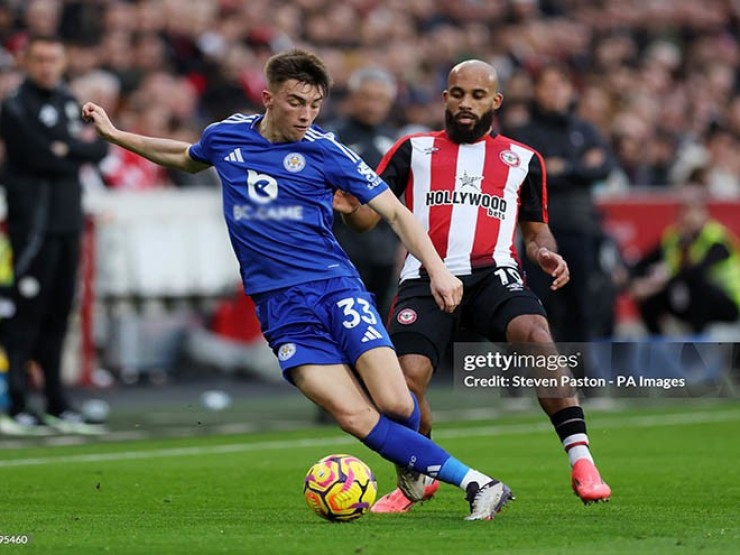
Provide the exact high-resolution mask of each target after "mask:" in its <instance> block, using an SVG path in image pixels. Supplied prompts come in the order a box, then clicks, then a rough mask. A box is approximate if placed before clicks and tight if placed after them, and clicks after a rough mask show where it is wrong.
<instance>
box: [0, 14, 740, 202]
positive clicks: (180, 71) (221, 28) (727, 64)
mask: <svg viewBox="0 0 740 555" xmlns="http://www.w3.org/2000/svg"><path fill="white" fill-rule="evenodd" d="M739 22H740V2H738V1H736V0H703V1H702V2H697V1H696V0H443V1H441V0H138V1H134V0H130V1H126V0H0V44H1V45H2V49H1V50H0V97H1V96H4V95H5V94H7V92H8V91H9V90H10V89H12V88H13V87H14V86H15V85H16V84H17V83H18V80H19V79H20V74H19V71H18V69H17V67H16V65H15V58H14V55H15V54H16V53H17V52H18V51H19V49H20V48H22V45H23V42H24V39H25V37H27V36H28V34H29V33H42V34H48V33H55V34H59V35H61V36H62V37H63V38H64V39H65V41H67V43H68V45H69V46H68V53H69V62H70V63H69V70H68V79H69V84H70V87H71V88H72V90H73V91H74V93H75V94H76V95H77V96H78V98H79V99H80V100H82V101H84V100H93V101H96V102H98V103H100V104H102V105H103V106H104V107H105V108H106V109H108V110H109V111H110V112H111V113H112V115H113V118H114V121H116V122H117V123H118V124H119V125H120V126H121V127H123V128H127V129H131V130H136V131H138V132H141V133H146V134H152V135H162V136H172V137H176V138H180V139H183V140H195V139H197V137H198V136H199V133H200V130H201V129H202V128H203V127H204V126H205V125H207V124H208V123H210V122H211V121H214V120H218V119H222V118H224V117H226V116H228V115H230V114H231V113H233V112H236V111H242V112H252V111H258V110H260V109H261V106H260V91H261V90H262V88H263V86H264V82H263V77H262V66H263V64H264V62H265V60H266V59H267V58H268V57H269V56H270V55H271V54H273V53H274V52H277V51H281V50H284V49H286V48H289V47H291V46H301V47H307V48H309V49H311V50H314V51H316V52H317V53H319V54H320V55H321V56H322V57H323V58H324V59H325V60H326V62H327V64H328V66H329V68H330V71H331V73H332V75H333V77H334V80H335V88H334V90H333V92H332V99H331V100H330V102H328V103H327V104H326V107H325V110H324V113H323V114H322V116H321V120H320V122H319V123H321V122H328V121H331V120H333V119H335V118H336V117H338V116H340V115H341V111H342V98H343V97H344V96H345V94H346V90H347V80H348V78H349V75H350V74H351V73H352V72H353V71H354V70H356V69H358V68H360V67H364V66H376V67H381V68H384V69H386V70H387V71H389V72H390V73H391V74H392V75H393V76H394V77H395V78H396V79H397V81H398V85H399V86H398V96H397V99H396V102H395V105H394V108H393V111H392V114H391V116H390V117H391V123H393V124H394V126H396V127H397V128H399V129H401V130H402V132H405V131H409V130H414V129H423V128H429V127H432V128H435V127H440V126H441V125H442V121H441V117H440V116H441V114H442V111H441V110H440V106H441V104H440V91H441V90H442V89H443V88H444V85H445V79H446V75H447V72H448V70H449V69H450V67H451V66H452V65H453V64H454V63H455V62H457V61H459V60H460V59H463V58H468V57H477V58H481V59H483V60H486V61H490V62H491V63H493V64H494V65H495V66H496V67H497V69H498V71H499V74H500V77H501V86H502V90H503V92H504V95H505V101H504V105H503V109H502V110H501V112H500V113H499V118H500V120H501V121H500V124H501V125H502V126H504V127H507V126H517V125H521V124H522V123H525V122H526V121H527V119H528V118H529V117H530V115H529V114H530V112H529V109H528V107H529V103H530V100H531V97H532V89H533V86H532V76H533V74H534V73H535V72H536V71H537V69H538V68H539V67H541V66H542V65H543V64H545V63H547V62H549V61H553V60H555V61H560V62H563V63H565V64H567V65H568V66H569V67H570V69H571V70H572V72H573V73H572V74H573V76H574V80H575V83H574V84H575V86H576V89H577V91H578V101H577V105H576V108H575V109H576V110H577V111H578V113H579V115H580V116H581V117H582V118H584V119H586V120H588V121H590V122H592V123H593V124H595V125H596V126H597V127H598V128H599V129H600V130H601V132H602V133H603V134H604V136H605V137H607V138H608V140H609V143H610V144H611V146H612V148H613V150H614V154H615V156H616V159H617V162H618V166H619V167H618V169H616V170H614V171H613V172H612V174H611V175H610V176H609V177H608V179H606V180H604V182H603V183H602V184H601V186H602V187H603V188H604V189H605V190H607V191H610V190H623V189H626V188H628V187H634V186H645V187H665V186H671V185H676V184H682V183H686V182H688V181H690V182H693V183H698V184H701V185H704V186H706V187H707V188H708V189H709V190H710V192H711V193H713V194H714V195H716V196H719V197H723V198H732V197H740V156H737V152H738V151H739V150H740V149H739V147H740V95H739V94H738V90H739V85H740V80H739V79H738V68H740V31H739V28H740V26H739ZM102 170H103V175H104V180H105V185H107V186H110V187H119V188H128V189H144V188H149V187H155V186H161V185H162V184H176V185H179V186H188V185H195V184H204V183H213V184H215V183H216V181H215V180H213V176H205V177H204V176H199V177H197V178H196V181H193V178H192V177H189V176H184V175H166V174H164V173H163V171H162V170H161V169H159V168H156V167H154V166H152V165H150V164H149V163H146V162H144V161H142V160H141V159H138V158H136V157H130V156H127V155H126V154H124V153H123V152H122V151H117V150H114V151H113V152H112V154H111V155H110V156H109V157H108V158H107V159H106V160H105V161H104V163H103V165H102Z"/></svg>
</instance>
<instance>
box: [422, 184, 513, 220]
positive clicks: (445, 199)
mask: <svg viewBox="0 0 740 555" xmlns="http://www.w3.org/2000/svg"><path fill="white" fill-rule="evenodd" d="M426 204H427V206H443V205H448V204H470V205H473V206H480V207H481V208H485V209H486V212H487V214H488V216H489V217H490V218H496V219H497V220H503V219H504V214H505V212H506V205H507V203H506V200H505V199H504V198H502V197H497V196H495V195H489V194H488V193H478V192H476V193H473V192H468V191H428V192H427V193H426Z"/></svg>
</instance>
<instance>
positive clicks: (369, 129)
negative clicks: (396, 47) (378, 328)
mask: <svg viewBox="0 0 740 555" xmlns="http://www.w3.org/2000/svg"><path fill="white" fill-rule="evenodd" d="M396 88H397V85H396V80H395V79H394V78H393V76H391V75H390V74H389V73H388V72H387V71H385V70H382V69H379V68H373V67H366V68H362V69H359V70H357V71H355V72H354V73H352V75H351V76H350V78H349V81H348V83H347V96H346V98H345V99H343V107H344V110H343V111H344V116H343V117H342V118H341V119H339V120H336V121H334V122H330V123H328V124H327V125H326V129H327V130H328V131H332V132H333V133H335V134H336V136H337V138H338V139H339V140H340V141H342V142H343V143H344V144H346V145H347V146H349V147H350V148H351V149H352V150H354V151H355V152H356V153H357V154H359V155H360V158H362V159H363V160H364V161H365V163H366V164H367V165H369V166H370V167H371V168H376V167H377V166H378V163H379V162H380V160H381V158H383V155H384V154H385V153H386V152H387V151H388V149H389V148H390V147H391V145H393V143H394V142H395V140H396V139H397V137H398V131H397V130H396V129H395V128H394V127H393V126H391V125H389V124H387V123H386V122H387V119H388V115H389V114H390V112H391V109H392V108H393V103H394V101H395V99H396ZM333 231H334V235H335V236H336V238H337V240H338V241H339V244H340V245H341V246H342V248H343V249H344V251H345V252H346V253H347V255H348V256H349V258H350V260H351V261H352V263H353V264H354V265H355V266H356V267H357V270H358V271H359V272H360V277H361V278H362V282H363V283H364V284H365V287H367V288H368V291H370V292H371V293H372V294H373V295H375V300H376V302H377V306H378V310H379V311H380V313H381V314H388V311H389V310H390V303H391V297H392V295H393V291H392V289H393V284H394V283H395V281H396V278H397V273H398V272H397V270H396V265H397V262H398V259H399V245H398V239H397V238H396V234H395V233H393V230H392V229H391V228H390V226H389V225H388V224H386V223H385V222H380V223H379V224H378V225H377V226H376V227H375V228H374V229H372V230H371V231H368V232H367V233H362V234H357V233H355V232H353V231H351V230H350V229H348V228H347V226H346V225H345V224H344V223H343V222H342V219H341V218H336V219H335V222H334V230H333Z"/></svg>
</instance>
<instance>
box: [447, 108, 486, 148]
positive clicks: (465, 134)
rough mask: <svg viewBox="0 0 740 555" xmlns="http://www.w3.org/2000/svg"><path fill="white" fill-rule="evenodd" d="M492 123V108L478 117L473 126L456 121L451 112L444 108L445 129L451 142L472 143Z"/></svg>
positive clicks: (481, 136)
mask: <svg viewBox="0 0 740 555" xmlns="http://www.w3.org/2000/svg"><path fill="white" fill-rule="evenodd" d="M492 125H493V110H489V111H488V112H486V113H485V114H483V115H482V116H481V117H480V119H478V120H477V121H476V122H475V124H474V125H473V127H465V126H462V125H460V124H459V123H457V120H456V119H455V116H453V115H452V112H450V111H449V110H445V130H446V131H447V135H448V136H449V137H450V139H451V140H452V142H454V143H458V144H462V143H474V142H476V141H479V140H480V139H482V138H483V137H484V136H485V135H486V134H487V133H488V131H489V130H490V129H491V126H492Z"/></svg>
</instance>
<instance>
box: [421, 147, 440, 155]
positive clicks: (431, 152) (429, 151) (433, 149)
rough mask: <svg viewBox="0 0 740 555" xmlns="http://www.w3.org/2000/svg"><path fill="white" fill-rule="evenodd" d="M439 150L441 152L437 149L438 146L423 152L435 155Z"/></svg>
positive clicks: (427, 148)
mask: <svg viewBox="0 0 740 555" xmlns="http://www.w3.org/2000/svg"><path fill="white" fill-rule="evenodd" d="M438 150H439V147H436V146H428V147H426V148H425V149H424V150H423V151H422V152H423V153H424V154H434V153H435V152H437V151H438Z"/></svg>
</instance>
